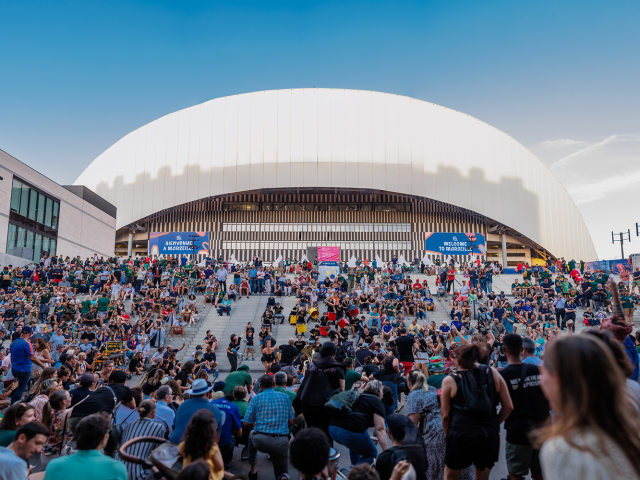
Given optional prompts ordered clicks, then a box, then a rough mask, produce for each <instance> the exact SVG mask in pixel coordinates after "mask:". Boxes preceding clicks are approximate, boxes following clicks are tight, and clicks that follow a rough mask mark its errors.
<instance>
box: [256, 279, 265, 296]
mask: <svg viewBox="0 0 640 480" xmlns="http://www.w3.org/2000/svg"><path fill="white" fill-rule="evenodd" d="M262 292H264V278H259V279H258V290H257V293H262Z"/></svg>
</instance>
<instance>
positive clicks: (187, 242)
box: [149, 232, 209, 255]
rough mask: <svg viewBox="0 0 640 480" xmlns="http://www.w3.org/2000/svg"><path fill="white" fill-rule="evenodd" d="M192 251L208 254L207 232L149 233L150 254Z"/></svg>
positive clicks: (181, 253)
mask: <svg viewBox="0 0 640 480" xmlns="http://www.w3.org/2000/svg"><path fill="white" fill-rule="evenodd" d="M193 247H195V248H193ZM192 253H195V254H196V255H198V254H204V255H208V254H209V232H151V234H150V235H149V254H150V255H188V254H192Z"/></svg>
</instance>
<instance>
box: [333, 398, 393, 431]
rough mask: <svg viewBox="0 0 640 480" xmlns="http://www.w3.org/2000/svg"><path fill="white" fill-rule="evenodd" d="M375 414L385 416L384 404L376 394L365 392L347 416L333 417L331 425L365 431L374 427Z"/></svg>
mask: <svg viewBox="0 0 640 480" xmlns="http://www.w3.org/2000/svg"><path fill="white" fill-rule="evenodd" d="M374 414H377V415H379V416H381V417H382V418H384V405H382V402H381V401H380V399H379V398H378V397H376V396H375V395H371V394H368V393H363V394H362V395H360V397H358V401H357V402H356V404H355V405H354V406H353V409H352V410H351V413H350V414H349V415H348V416H347V417H344V418H337V417H333V418H332V419H331V423H330V425H333V426H335V427H340V428H344V429H345V430H349V431H350V432H354V433H363V432H364V431H366V430H367V429H368V428H369V427H373V415H374Z"/></svg>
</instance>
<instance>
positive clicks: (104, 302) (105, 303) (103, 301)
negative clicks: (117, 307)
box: [96, 297, 109, 312]
mask: <svg viewBox="0 0 640 480" xmlns="http://www.w3.org/2000/svg"><path fill="white" fill-rule="evenodd" d="M96 305H97V308H98V311H99V312H106V311H107V310H108V309H109V299H108V298H107V297H100V298H99V299H98V301H97V302H96Z"/></svg>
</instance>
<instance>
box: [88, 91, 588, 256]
mask: <svg viewBox="0 0 640 480" xmlns="http://www.w3.org/2000/svg"><path fill="white" fill-rule="evenodd" d="M76 184H77V185H85V186H87V187H88V188H90V189H91V190H93V191H95V192H96V193H97V194H98V195H100V196H102V197H104V198H105V199H106V200H107V201H108V202H110V203H112V204H113V205H115V206H116V207H117V212H118V214H117V222H116V223H117V229H118V231H117V235H116V245H115V248H116V252H118V253H123V254H127V253H128V252H127V250H129V251H132V252H134V253H138V252H140V253H142V252H146V251H147V249H148V245H149V243H148V242H149V236H150V233H151V232H201V233H202V232H208V233H209V248H210V252H211V255H212V256H214V257H218V256H222V257H223V258H229V257H230V255H231V254H234V255H235V257H236V258H237V259H238V260H242V259H244V260H247V259H250V258H251V256H252V255H253V254H258V255H260V256H261V257H263V258H264V259H265V260H267V261H270V260H274V259H275V258H277V256H278V255H280V254H282V255H283V256H284V257H285V258H294V257H297V258H301V256H302V254H303V253H305V252H306V251H307V249H308V248H309V247H315V246H339V247H341V257H342V259H343V260H346V259H348V258H350V257H351V255H356V256H359V257H361V258H369V259H373V258H375V256H376V255H379V256H380V257H381V258H382V259H383V260H388V259H390V258H391V257H392V256H393V255H398V256H400V255H403V256H404V257H405V258H406V259H407V260H412V259H413V258H416V257H417V258H423V256H424V255H425V253H426V254H428V255H430V257H431V258H432V259H435V256H436V253H433V252H434V251H433V250H431V249H429V248H428V246H427V245H425V238H426V237H428V236H429V233H430V232H451V233H452V234H453V236H455V234H456V233H458V232H472V233H476V234H482V235H484V237H485V239H486V255H487V256H488V257H489V259H492V260H498V261H500V262H501V263H503V264H506V265H508V266H513V265H515V264H517V263H518V262H519V261H531V260H532V259H533V258H545V257H547V256H551V257H556V258H559V257H565V258H566V259H567V260H568V259H571V258H573V259H576V260H580V259H582V260H585V261H588V260H595V259H596V258H597V255H596V251H595V248H594V245H593V242H592V240H591V237H590V235H589V232H588V230H587V228H586V226H585V224H584V221H583V219H582V217H581V215H580V212H579V211H578V208H577V207H576V205H575V204H574V202H573V200H572V199H571V197H570V195H569V194H568V193H567V191H566V189H565V188H564V187H563V186H562V184H561V183H560V182H559V181H558V180H557V179H556V178H555V176H554V175H553V174H552V173H551V172H550V171H549V169H548V168H547V167H546V166H545V165H544V164H543V163H542V162H541V161H540V160H539V159H538V158H536V157H535V155H533V154H532V153H531V152H530V151H528V150H527V149H526V148H524V147H523V146H522V145H521V144H519V143H518V142H517V141H515V140H514V139H513V138H511V137H510V136H509V135H507V134H505V133H504V132H501V131H499V130H497V129H496V128H494V127H492V126H490V125H488V124H486V123H484V122H482V121H480V120H478V119H476V118H473V117H471V116H469V115H466V114H464V113H460V112H457V111H454V110H451V109H448V108H444V107H441V106H438V105H434V104H432V103H428V102H424V101H420V100H416V99H413V98H408V97H403V96H399V95H392V94H385V93H378V92H370V91H356V90H340V89H316V88H312V89H293V90H274V91H264V92H254V93H248V94H242V95H234V96H229V97H224V98H217V99H214V100H211V101H208V102H205V103H203V104H201V105H196V106H193V107H190V108H186V109H184V110H180V111H178V112H174V113H172V114H169V115H167V116H165V117H162V118H160V119H158V120H155V121H153V122H151V123H149V124H147V125H145V126H143V127H141V128H139V129H137V130H135V131H134V132H131V133H130V134H128V135H127V136H125V137H124V138H122V139H121V140H119V141H118V142H117V143H115V144H114V145H113V146H111V147H110V148H109V149H108V150H107V151H105V152H104V153H103V154H102V155H100V156H99V157H98V158H97V159H96V160H95V161H93V163H91V164H90V165H89V166H88V167H87V169H86V170H85V171H84V172H83V173H82V174H81V175H80V176H79V177H78V179H77V180H76ZM442 251H444V249H442ZM483 256H484V255H483ZM465 257H468V255H456V258H458V259H459V260H463V259H464V258H465ZM505 257H506V262H505Z"/></svg>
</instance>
